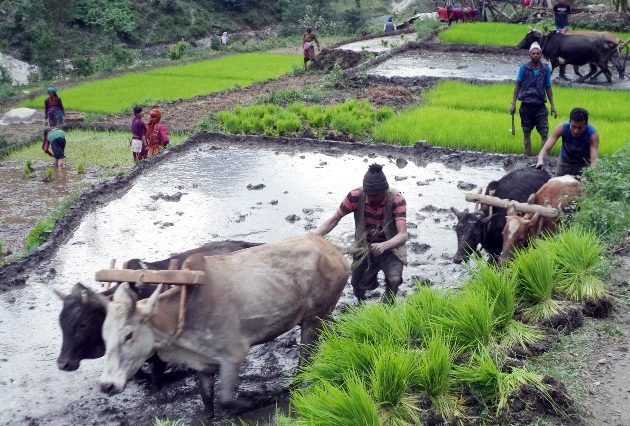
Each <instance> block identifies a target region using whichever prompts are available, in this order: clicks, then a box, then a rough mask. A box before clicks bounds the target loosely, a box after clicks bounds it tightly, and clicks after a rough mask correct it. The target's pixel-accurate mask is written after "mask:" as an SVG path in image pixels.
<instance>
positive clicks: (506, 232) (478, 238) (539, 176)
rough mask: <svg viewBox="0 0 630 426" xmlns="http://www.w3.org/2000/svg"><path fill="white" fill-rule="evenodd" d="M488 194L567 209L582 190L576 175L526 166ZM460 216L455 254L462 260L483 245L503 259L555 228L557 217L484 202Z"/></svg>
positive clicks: (490, 187)
mask: <svg viewBox="0 0 630 426" xmlns="http://www.w3.org/2000/svg"><path fill="white" fill-rule="evenodd" d="M485 194H487V195H493V196H495V197H498V198H503V199H507V200H511V201H516V202H521V203H524V202H528V203H530V204H537V205H541V206H548V207H554V208H557V209H559V210H560V211H561V212H562V211H566V210H567V209H569V208H570V207H571V206H570V205H571V202H572V201H574V200H575V199H576V198H577V197H578V196H579V195H580V194H581V184H580V182H579V181H578V180H577V179H576V178H575V177H573V176H569V175H567V176H560V177H555V178H551V176H550V175H549V173H547V172H546V171H545V170H543V169H538V168H532V167H525V168H520V169H515V170H512V171H511V172H509V173H508V174H506V175H505V176H503V177H502V178H501V179H499V180H498V181H492V182H490V183H489V184H488V186H487V188H486V191H485ZM451 211H452V212H453V214H455V216H457V225H456V226H455V232H456V233H457V252H456V253H455V256H454V258H453V261H454V262H455V263H461V262H463V261H465V260H467V259H468V258H469V256H470V255H471V254H472V253H474V252H476V251H477V250H478V248H479V247H481V248H483V249H484V250H485V251H486V252H487V253H488V254H489V255H490V257H491V259H493V260H496V261H498V262H499V263H503V262H504V261H506V260H508V259H509V258H510V257H511V255H512V253H513V251H514V249H515V248H520V247H523V246H525V245H526V244H527V243H528V241H529V240H530V238H531V237H533V236H535V235H540V234H542V233H543V232H555V231H556V229H557V220H558V219H557V218H547V217H545V218H543V217H541V216H540V214H539V213H534V214H533V215H531V214H528V215H524V216H520V215H518V213H517V211H516V209H514V207H513V206H512V207H509V208H508V209H504V208H497V207H494V208H491V207H489V206H488V205H485V204H482V205H481V206H480V208H479V209H477V210H474V211H468V209H466V210H464V211H462V212H460V211H459V210H457V209H455V208H451Z"/></svg>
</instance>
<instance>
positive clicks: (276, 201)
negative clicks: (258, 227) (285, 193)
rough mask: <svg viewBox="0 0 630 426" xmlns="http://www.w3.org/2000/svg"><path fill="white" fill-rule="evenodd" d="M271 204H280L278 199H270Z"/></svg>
mask: <svg viewBox="0 0 630 426" xmlns="http://www.w3.org/2000/svg"><path fill="white" fill-rule="evenodd" d="M269 204H271V205H272V206H275V205H277V204H278V200H271V201H269Z"/></svg>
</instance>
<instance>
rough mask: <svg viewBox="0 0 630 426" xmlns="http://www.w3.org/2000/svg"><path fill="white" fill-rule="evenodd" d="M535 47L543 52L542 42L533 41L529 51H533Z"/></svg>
mask: <svg viewBox="0 0 630 426" xmlns="http://www.w3.org/2000/svg"><path fill="white" fill-rule="evenodd" d="M534 49H538V50H540V51H541V52H542V49H541V48H540V44H538V42H537V41H535V42H533V43H532V45H531V46H529V51H530V52H531V51H532V50H534Z"/></svg>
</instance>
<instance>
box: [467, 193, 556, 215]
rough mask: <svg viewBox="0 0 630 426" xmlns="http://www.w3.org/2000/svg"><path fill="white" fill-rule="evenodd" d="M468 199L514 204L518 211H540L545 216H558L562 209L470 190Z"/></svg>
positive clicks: (498, 205) (503, 206)
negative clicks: (475, 192)
mask: <svg viewBox="0 0 630 426" xmlns="http://www.w3.org/2000/svg"><path fill="white" fill-rule="evenodd" d="M465 198H466V201H470V202H473V203H481V204H487V205H489V206H493V207H501V208H504V209H507V208H508V207H510V206H514V208H515V209H516V211H517V212H520V213H539V214H540V215H541V216H543V217H558V216H559V215H560V211H559V210H558V209H556V208H553V207H547V206H540V205H538V204H528V203H519V202H518V201H512V200H508V199H505V198H499V197H493V196H492V195H485V194H474V193H472V192H468V193H466V194H465Z"/></svg>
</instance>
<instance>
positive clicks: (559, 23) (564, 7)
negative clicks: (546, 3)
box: [553, 0, 571, 31]
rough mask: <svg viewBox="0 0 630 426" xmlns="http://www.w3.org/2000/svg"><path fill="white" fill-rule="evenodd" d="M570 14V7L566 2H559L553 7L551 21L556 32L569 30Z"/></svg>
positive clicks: (564, 0) (563, 0) (561, 0)
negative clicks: (554, 25)
mask: <svg viewBox="0 0 630 426" xmlns="http://www.w3.org/2000/svg"><path fill="white" fill-rule="evenodd" d="M570 13H571V5H570V4H569V2H568V1H567V0H560V1H559V2H558V3H556V4H554V5H553V20H554V23H555V24H556V29H557V30H558V31H562V30H564V29H565V28H569V14H570Z"/></svg>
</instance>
